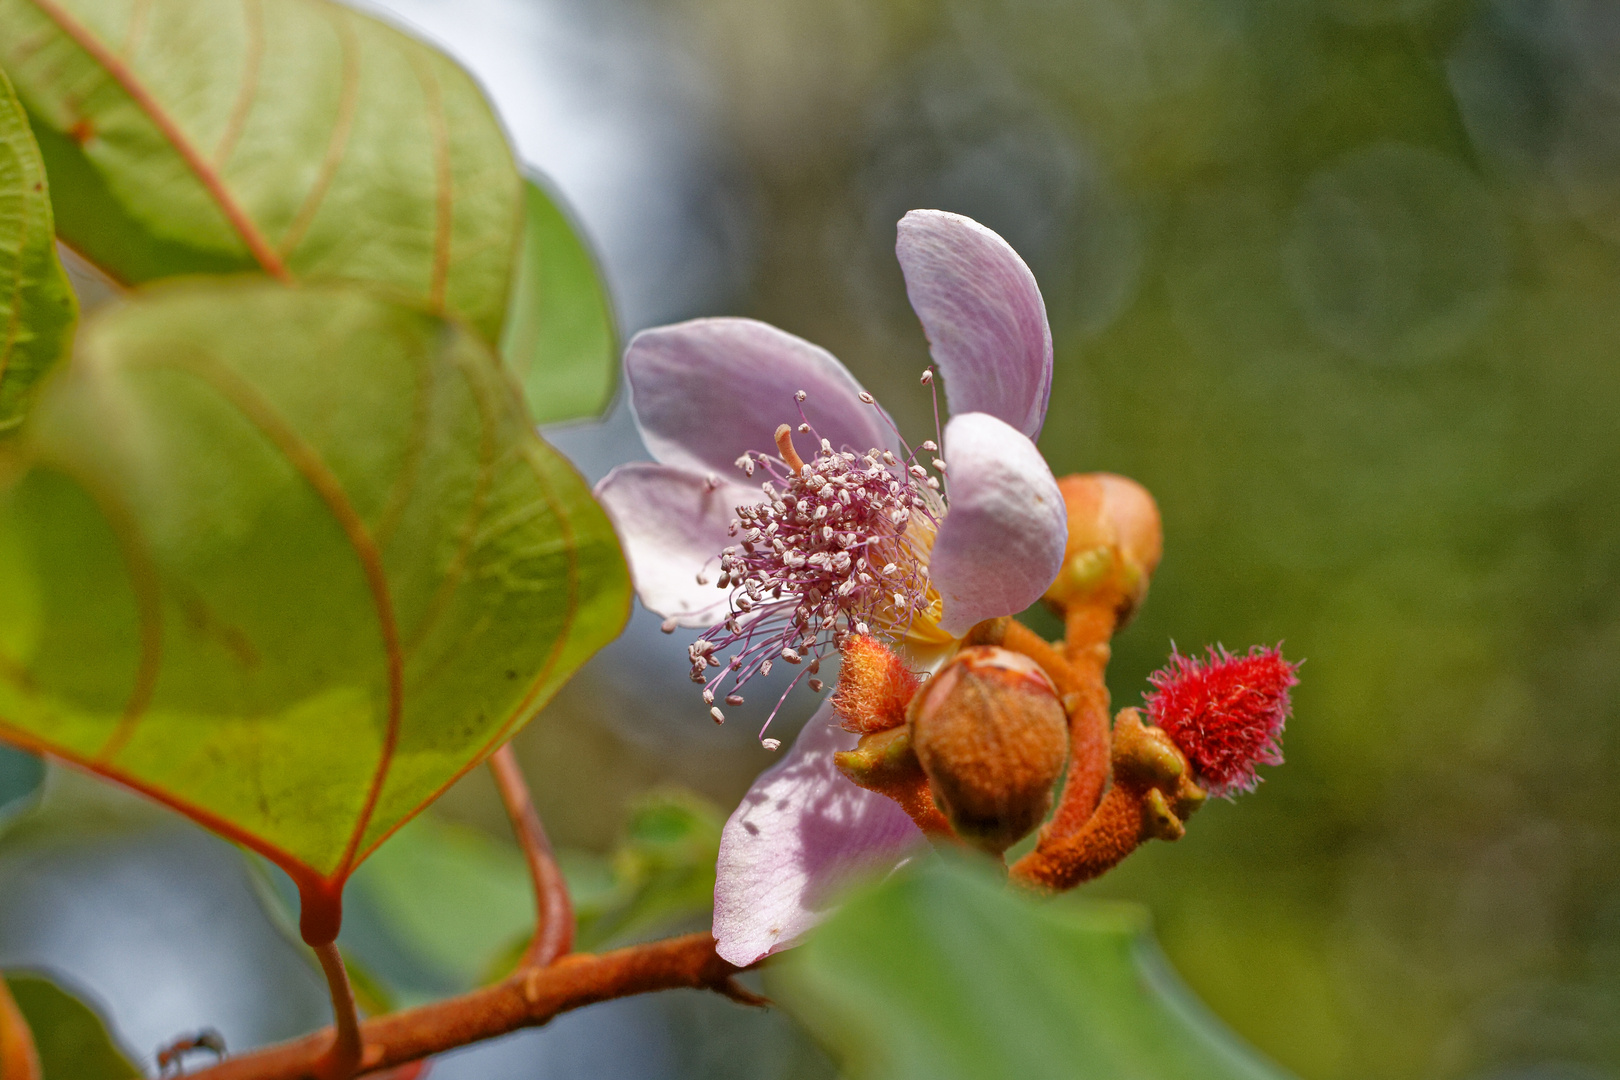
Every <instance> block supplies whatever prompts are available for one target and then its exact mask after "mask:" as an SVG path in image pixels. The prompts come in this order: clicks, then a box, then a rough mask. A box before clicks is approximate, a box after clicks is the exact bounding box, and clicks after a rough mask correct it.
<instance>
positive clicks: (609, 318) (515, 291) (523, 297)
mask: <svg viewBox="0 0 1620 1080" xmlns="http://www.w3.org/2000/svg"><path fill="white" fill-rule="evenodd" d="M524 206H525V210H526V213H525V215H524V232H523V244H522V247H521V248H520V250H519V252H518V269H517V275H516V279H515V281H514V282H513V287H512V303H511V307H510V308H509V310H508V313H507V319H506V327H505V330H504V332H503V334H502V337H501V356H502V358H503V359H504V360H505V361H506V366H507V367H508V368H510V369H511V371H512V373H513V375H514V376H516V378H517V380H518V383H519V384H520V385H521V386H522V387H523V395H524V398H525V400H527V401H528V404H529V415H530V416H532V417H533V418H534V422H535V423H537V424H556V423H562V422H565V421H569V420H583V419H587V418H590V417H594V416H600V415H601V414H602V412H603V411H604V410H606V409H607V407H608V404H609V403H610V402H611V401H612V400H613V393H614V390H615V389H616V388H617V386H618V372H619V332H618V324H617V322H616V320H615V318H614V314H613V302H612V299H611V298H610V297H609V295H608V290H607V286H606V284H605V282H604V281H603V280H602V274H601V269H600V267H599V266H598V264H597V261H596V258H595V256H594V255H593V254H592V253H591V251H590V248H589V246H588V245H587V244H586V242H585V240H584V238H583V236H582V235H581V233H580V229H579V226H578V224H577V223H575V222H574V221H573V219H572V218H571V216H570V215H569V214H568V212H567V211H566V210H565V209H564V207H563V205H562V203H561V201H560V200H559V199H557V198H555V197H553V196H552V195H551V194H550V193H549V192H548V191H547V190H546V189H545V188H544V187H543V186H542V185H541V184H539V183H537V182H536V181H534V180H532V179H531V180H527V181H525V182H524Z"/></svg>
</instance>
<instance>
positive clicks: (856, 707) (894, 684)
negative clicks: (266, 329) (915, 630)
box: [832, 634, 921, 735]
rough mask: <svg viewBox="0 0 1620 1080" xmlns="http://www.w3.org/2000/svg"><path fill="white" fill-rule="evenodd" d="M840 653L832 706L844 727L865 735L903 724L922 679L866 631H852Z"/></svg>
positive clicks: (891, 650) (846, 729)
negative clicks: (860, 632)
mask: <svg viewBox="0 0 1620 1080" xmlns="http://www.w3.org/2000/svg"><path fill="white" fill-rule="evenodd" d="M839 652H841V653H842V654H843V660H842V663H841V664H840V666H839V668H838V689H837V690H835V691H833V697H832V706H833V710H834V711H835V712H837V713H838V718H839V720H840V721H841V722H842V724H843V728H844V730H845V731H854V732H858V733H860V734H862V735H865V734H869V733H870V732H873V731H886V730H888V729H889V728H896V727H899V726H900V725H901V724H904V723H905V722H906V706H907V705H909V704H911V699H912V697H914V696H915V695H916V693H917V687H918V686H919V685H920V684H921V680H920V679H918V678H917V676H916V675H915V674H913V673H912V671H911V669H910V668H908V667H906V664H905V661H904V660H902V659H900V656H899V654H897V653H896V652H895V651H894V650H893V649H890V648H889V647H888V646H887V645H884V644H883V643H882V642H881V641H879V640H877V639H876V638H873V637H868V636H866V635H865V634H851V635H850V636H849V637H848V638H846V639H845V640H844V644H843V645H842V646H841V647H840V648H839Z"/></svg>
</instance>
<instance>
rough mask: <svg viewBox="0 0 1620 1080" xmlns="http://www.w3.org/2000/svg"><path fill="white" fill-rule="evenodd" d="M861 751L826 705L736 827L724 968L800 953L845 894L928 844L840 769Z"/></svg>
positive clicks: (718, 888) (725, 897)
mask: <svg viewBox="0 0 1620 1080" xmlns="http://www.w3.org/2000/svg"><path fill="white" fill-rule="evenodd" d="M857 741H859V736H857V735H853V734H851V733H849V732H847V731H845V730H844V729H843V728H841V727H839V726H838V721H837V718H836V717H835V716H834V715H833V711H832V706H831V704H830V703H827V702H823V703H822V706H821V708H820V709H817V710H816V714H815V716H813V717H811V718H810V722H809V723H807V724H806V725H805V726H804V730H803V731H801V732H800V733H799V737H798V739H797V740H796V741H795V742H794V744H793V749H792V750H790V751H788V754H787V757H786V758H784V759H783V760H782V762H781V763H780V764H778V765H776V766H774V767H773V768H771V769H770V770H768V771H767V772H765V773H763V774H761V776H760V778H759V779H758V780H756V781H754V786H753V787H752V788H750V789H749V792H748V794H747V795H745V796H743V801H742V803H741V805H739V806H738V807H737V809H736V811H735V812H734V813H733V814H732V815H731V819H730V820H729V821H727V822H726V828H725V831H724V832H723V833H722V834H721V837H720V860H719V863H718V864H717V866H716V867H715V884H714V937H715V952H717V953H719V954H720V956H721V958H722V959H724V960H727V961H730V962H731V963H733V964H736V965H738V966H746V965H748V964H752V963H753V962H754V961H756V960H758V959H760V958H761V957H763V956H766V955H768V954H770V953H773V952H778V951H780V950H782V949H785V948H788V947H789V946H791V945H793V944H795V943H797V941H798V939H799V938H800V937H801V936H802V935H803V934H804V933H805V932H806V931H808V930H809V929H810V928H811V927H813V926H814V925H815V924H816V923H818V922H820V921H821V920H822V919H823V918H825V917H826V916H827V915H828V914H829V913H830V912H831V910H832V906H833V904H834V903H835V902H836V901H837V899H838V897H839V895H840V893H841V892H842V891H843V889H844V887H845V886H847V885H849V884H851V883H852V882H854V881H855V880H858V879H859V878H861V877H863V876H866V875H870V874H881V873H884V872H886V871H888V870H891V869H893V868H894V867H895V866H896V865H897V864H898V863H899V862H900V861H901V860H902V859H904V858H905V857H906V856H907V854H909V853H910V852H911V851H913V850H914V849H915V848H917V847H918V846H920V845H922V844H925V843H926V842H927V841H926V840H925V839H924V837H923V834H922V830H921V829H919V828H917V826H916V825H915V824H913V823H912V821H911V818H909V817H907V816H906V813H905V811H904V810H901V809H900V807H899V805H898V804H897V803H895V802H894V801H893V800H891V799H888V798H885V797H884V796H882V795H878V794H875V793H873V792H870V791H867V790H866V789H865V788H859V787H856V786H855V785H854V784H852V783H850V782H849V780H847V779H846V778H845V777H844V775H843V774H842V773H840V772H839V771H838V769H837V767H836V766H835V765H834V764H833V754H835V753H836V752H838V751H840V750H848V749H851V748H852V747H854V745H855V743H856V742H857Z"/></svg>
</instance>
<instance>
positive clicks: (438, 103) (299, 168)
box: [0, 0, 523, 343]
mask: <svg viewBox="0 0 1620 1080" xmlns="http://www.w3.org/2000/svg"><path fill="white" fill-rule="evenodd" d="M0 25H3V26H5V27H6V34H5V37H4V38H0V64H3V65H4V66H5V69H6V71H7V72H8V73H9V74H10V76H11V79H12V82H13V83H14V84H15V85H16V88H17V96H18V97H19V98H21V99H22V102H23V104H24V105H25V106H26V107H27V109H28V113H29V116H30V118H31V119H32V121H33V123H34V130H35V133H36V135H37V136H38V138H39V140H40V147H41V149H42V150H43V151H44V155H45V164H46V167H47V169H48V170H49V171H50V176H51V198H52V202H53V204H54V205H55V208H56V227H57V229H58V230H59V232H60V234H61V237H62V239H63V240H64V241H65V242H66V243H67V244H69V245H70V246H72V247H73V248H74V250H76V251H78V252H79V253H80V254H81V255H83V256H85V257H86V258H88V259H89V260H90V261H91V262H93V263H95V264H96V265H97V266H98V267H100V268H101V269H102V270H103V271H105V272H106V273H108V274H109V275H111V276H112V277H113V278H114V279H115V280H118V281H121V282H124V283H126V284H138V283H141V282H146V281H151V280H154V279H156V278H161V277H172V276H175V275H179V274H198V273H229V272H233V271H248V270H261V271H264V272H266V273H269V274H271V275H272V276H275V277H279V278H282V279H283V280H293V279H304V278H308V279H316V280H330V279H334V278H336V279H347V280H360V281H369V282H375V283H377V284H380V285H383V286H386V287H387V288H389V289H390V290H391V291H394V292H396V293H398V294H400V295H402V296H404V297H409V298H414V299H416V300H418V301H419V302H421V303H424V304H427V305H429V306H431V308H432V309H433V310H435V311H437V312H440V313H444V314H451V315H455V316H458V317H460V318H461V319H463V320H465V321H466V322H467V323H468V324H469V325H471V326H472V327H473V328H474V329H476V330H477V331H478V333H479V334H481V335H482V336H483V337H484V339H485V340H486V341H489V342H491V343H493V342H494V341H496V340H497V339H498V338H499V336H500V330H501V323H502V320H503V318H504V316H505V312H506V301H507V294H508V292H509V285H510V281H511V272H512V260H513V254H514V252H515V250H516V244H517V242H518V233H519V227H520V223H521V221H522V213H523V206H522V189H521V182H520V178H519V176H518V172H517V167H516V164H515V163H514V162H513V160H512V154H511V151H510V149H509V148H508V147H507V143H506V137H505V135H504V133H503V132H502V131H501V127H500V124H499V123H498V122H497V120H496V118H495V115H494V113H493V112H492V111H491V109H490V107H489V105H488V103H487V102H486V101H485V100H484V96H483V93H482V92H481V91H480V90H479V88H478V86H477V85H476V84H475V83H474V82H473V81H472V79H471V78H469V77H468V76H467V74H466V72H464V71H463V70H462V69H461V68H460V67H459V66H457V65H456V64H455V63H454V62H453V61H451V60H450V59H449V58H448V57H446V56H445V55H444V54H443V53H441V52H439V51H438V50H437V49H433V48H430V47H428V46H427V45H424V44H422V43H421V42H418V41H416V40H415V39H413V38H411V37H408V36H406V35H405V34H402V33H400V32H399V31H397V30H395V29H393V28H392V27H390V26H388V25H386V24H384V23H382V22H380V21H378V20H377V19H374V18H371V17H368V16H366V15H363V14H360V13H358V12H355V11H352V10H350V9H348V8H346V7H344V6H342V5H339V4H331V3H326V2H324V0H266V2H265V3H260V4H250V5H246V6H244V5H241V4H237V3H233V2H231V0H203V2H200V3H199V2H198V0H158V2H156V3H147V2H144V0H65V2H58V0H4V2H3V3H0Z"/></svg>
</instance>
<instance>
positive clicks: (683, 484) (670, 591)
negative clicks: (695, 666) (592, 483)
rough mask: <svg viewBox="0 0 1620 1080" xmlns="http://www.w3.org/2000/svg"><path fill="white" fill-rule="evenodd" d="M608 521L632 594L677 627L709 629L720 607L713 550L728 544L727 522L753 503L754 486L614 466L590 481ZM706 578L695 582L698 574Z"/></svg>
mask: <svg viewBox="0 0 1620 1080" xmlns="http://www.w3.org/2000/svg"><path fill="white" fill-rule="evenodd" d="M596 497H597V498H598V499H599V500H601V502H602V506H603V507H604V508H605V509H606V510H607V512H608V517H609V518H611V519H612V520H613V527H614V530H615V531H616V532H617V533H618V534H619V542H620V543H621V544H622V545H623V546H624V555H625V558H626V560H628V561H629V563H630V577H631V579H632V580H634V581H635V583H636V594H637V595H638V596H640V597H641V602H642V603H643V604H645V605H646V606H647V607H648V609H650V610H652V611H654V612H656V613H658V614H659V615H662V616H664V617H665V618H673V619H676V620H678V621H679V623H680V624H681V625H682V626H698V627H708V626H713V625H714V624H715V622H717V621H718V620H719V619H720V618H721V617H722V616H723V615H724V613H725V611H726V595H727V594H726V591H725V590H724V589H720V588H717V587H716V585H715V579H716V578H717V577H718V576H719V572H720V568H719V558H720V550H721V549H722V548H724V547H725V546H726V545H727V544H731V543H735V541H733V540H732V539H731V538H730V537H729V536H728V535H727V534H726V527H727V526H728V525H730V524H731V520H732V518H734V517H735V516H736V513H735V510H736V508H737V507H738V506H741V505H744V504H746V503H754V502H759V501H760V499H761V498H763V496H762V495H761V493H760V492H759V490H758V489H752V490H751V489H749V488H745V487H741V486H739V485H736V484H732V483H729V482H722V483H721V484H720V485H719V486H718V487H715V488H713V489H712V490H711V488H710V485H709V484H708V482H707V481H706V480H705V479H704V478H703V477H701V476H697V475H694V474H693V473H689V472H687V471H685V470H684V469H672V468H670V467H669V466H667V465H654V464H652V463H650V462H636V463H634V464H630V465H620V466H619V467H618V468H617V469H614V470H613V471H612V472H610V473H608V474H607V475H606V476H604V477H603V478H602V480H601V482H600V483H598V484H597V485H596ZM700 573H701V574H703V576H705V577H706V578H707V579H708V584H707V585H700V584H698V580H697V579H698V575H699V574H700Z"/></svg>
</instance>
